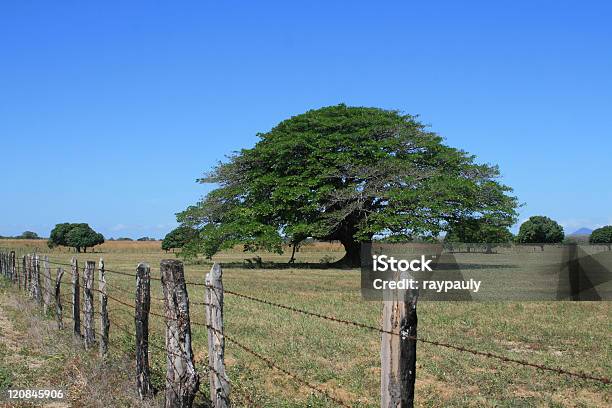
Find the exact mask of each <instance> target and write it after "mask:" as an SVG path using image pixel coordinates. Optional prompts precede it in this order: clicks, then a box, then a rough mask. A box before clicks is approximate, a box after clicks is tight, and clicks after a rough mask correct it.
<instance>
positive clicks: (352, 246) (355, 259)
mask: <svg viewBox="0 0 612 408" xmlns="http://www.w3.org/2000/svg"><path fill="white" fill-rule="evenodd" d="M340 242H341V243H342V245H343V246H344V250H345V251H346V253H345V254H344V257H342V259H340V260H338V261H336V262H334V264H335V265H337V266H342V267H347V268H359V267H360V266H361V242H359V241H356V240H355V239H354V238H352V237H351V238H346V239H345V238H343V239H341V240H340Z"/></svg>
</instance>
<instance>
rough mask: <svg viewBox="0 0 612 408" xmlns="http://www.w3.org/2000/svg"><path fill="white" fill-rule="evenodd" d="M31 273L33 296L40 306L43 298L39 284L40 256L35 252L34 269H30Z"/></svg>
mask: <svg viewBox="0 0 612 408" xmlns="http://www.w3.org/2000/svg"><path fill="white" fill-rule="evenodd" d="M32 274H33V277H34V279H33V280H34V298H35V299H36V301H37V302H38V304H39V305H41V306H42V304H43V298H42V290H41V284H40V257H39V256H38V255H37V254H34V270H33V271H32Z"/></svg>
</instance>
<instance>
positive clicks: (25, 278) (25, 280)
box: [21, 255, 28, 291]
mask: <svg viewBox="0 0 612 408" xmlns="http://www.w3.org/2000/svg"><path fill="white" fill-rule="evenodd" d="M26 268H27V267H26V256H25V255H24V256H23V258H22V259H21V275H22V277H23V290H24V291H27V290H28V273H27V270H26Z"/></svg>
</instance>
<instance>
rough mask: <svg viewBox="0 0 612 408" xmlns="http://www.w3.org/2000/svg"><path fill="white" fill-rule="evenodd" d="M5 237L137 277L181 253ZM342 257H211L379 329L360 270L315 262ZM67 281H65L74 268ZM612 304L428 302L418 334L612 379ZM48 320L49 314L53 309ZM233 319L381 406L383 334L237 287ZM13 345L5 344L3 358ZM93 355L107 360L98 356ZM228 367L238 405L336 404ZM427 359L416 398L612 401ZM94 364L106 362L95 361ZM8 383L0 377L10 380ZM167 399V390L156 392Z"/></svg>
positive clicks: (233, 328)
mask: <svg viewBox="0 0 612 408" xmlns="http://www.w3.org/2000/svg"><path fill="white" fill-rule="evenodd" d="M2 247H5V248H9V247H10V248H17V249H18V250H19V251H20V252H21V253H24V252H28V251H29V252H32V251H33V250H34V249H35V248H36V247H37V250H38V253H39V254H41V255H42V254H48V255H49V257H50V259H51V260H52V261H57V262H64V263H69V261H70V258H71V256H73V255H76V256H77V258H78V259H79V260H80V262H81V265H82V262H83V261H85V260H98V259H99V257H103V258H104V260H105V263H106V266H107V268H108V269H111V270H118V271H125V272H128V273H134V271H135V268H136V265H137V263H138V262H140V261H144V262H148V263H149V264H150V265H151V269H152V276H155V277H159V262H160V260H161V259H164V258H172V257H174V255H173V254H167V253H164V252H163V251H161V250H160V247H159V242H124V241H115V242H108V243H105V244H104V245H102V246H100V247H99V248H96V252H95V253H86V254H84V253H81V254H74V253H72V252H71V253H68V252H67V251H66V250H65V249H63V250H58V249H55V250H53V251H50V250H49V249H48V248H46V246H45V242H44V241H8V240H2V241H0V248H2ZM342 254H343V252H342V250H341V248H340V247H339V246H337V245H327V244H315V245H311V246H306V247H304V248H303V249H302V250H301V251H300V252H299V253H298V254H297V262H298V263H306V262H308V263H311V264H312V266H313V267H312V268H299V267H295V268H289V267H287V268H277V267H273V266H272V264H271V263H269V262H272V261H274V262H286V261H287V259H288V255H287V254H285V255H282V256H279V255H274V254H265V253H262V254H257V255H259V256H261V259H262V261H263V267H262V268H256V267H250V265H251V264H252V263H253V262H250V263H249V262H244V259H245V258H253V257H254V256H255V255H253V254H245V253H242V252H240V251H228V252H224V253H222V254H219V255H218V256H216V257H215V259H214V260H215V261H218V262H221V263H222V264H223V263H225V264H226V267H224V269H223V271H224V276H223V279H224V285H225V287H226V288H228V289H231V290H233V291H236V292H241V293H245V294H249V295H253V296H256V297H259V298H263V299H267V300H270V301H273V302H278V303H283V304H286V305H292V306H295V307H298V308H303V309H306V310H310V311H314V312H317V313H321V314H326V315H332V316H336V317H339V318H342V319H347V320H353V321H358V322H363V323H366V324H369V325H374V326H378V325H379V324H380V322H379V318H380V312H381V303H380V302H373V301H363V300H362V299H361V295H360V290H359V285H360V277H359V271H358V270H340V269H330V268H324V267H317V265H322V263H321V262H322V261H323V262H326V261H331V260H333V259H337V258H339V257H340V256H342ZM517 256H521V255H520V254H518V255H517ZM209 269H210V264H207V263H206V262H196V263H191V264H187V265H186V267H185V271H186V278H187V280H188V281H190V282H203V281H204V275H205V274H206V273H207V272H208V270H209ZM64 279H65V280H66V281H68V280H69V276H67V277H65V278H64ZM107 281H108V283H109V284H110V285H113V286H114V287H117V288H120V289H115V288H114V287H111V288H109V294H110V295H111V296H113V297H118V298H121V299H123V300H125V301H127V302H128V303H133V299H134V297H133V295H132V293H133V291H134V285H135V282H134V281H133V280H132V278H130V277H126V276H122V275H117V274H112V273H109V274H108V275H107ZM66 289H67V287H66ZM66 289H64V290H66ZM2 290H3V295H2V296H4V297H7V298H8V297H11V296H13V297H14V292H16V289H15V288H7V287H4V288H3V289H2ZM188 291H189V296H190V299H191V300H192V301H193V300H197V301H203V300H204V294H203V288H202V287H196V286H189V287H188ZM65 293H68V292H67V291H66V292H65ZM161 296H162V294H161V289H160V287H159V282H157V281H153V282H152V297H153V298H161ZM96 297H97V296H96ZM29 303H31V302H29ZM96 305H97V299H96ZM109 306H110V310H111V312H110V315H111V320H112V321H113V322H114V323H116V324H122V325H125V326H126V327H129V328H130V329H133V325H134V323H133V313H132V311H131V310H129V308H127V307H125V306H122V305H120V304H117V303H115V302H113V301H110V304H109ZM4 307H5V306H4V305H3V308H4ZM6 308H7V310H9V309H10V310H13V313H12V314H10V316H12V317H11V318H13V319H15V324H17V325H18V324H19V319H20V317H19V313H17V312H18V309H19V308H22V309H23V308H25V306H23V305H22V306H15V305H13V306H12V309H11V306H10V305H8V306H6ZM152 310H153V311H155V312H158V313H163V304H161V303H160V302H158V301H155V300H154V301H153V304H152ZM611 312H612V305H611V304H610V302H573V303H571V302H520V303H519V302H486V303H478V302H421V303H420V304H419V336H421V337H424V338H427V339H432V340H439V341H444V342H448V343H452V344H456V345H460V346H465V347H469V348H474V349H478V350H481V351H489V352H495V353H498V354H501V355H504V356H508V357H512V358H519V359H524V360H528V361H530V362H534V363H540V364H545V365H548V366H556V367H563V368H566V369H569V370H574V371H580V370H582V371H586V372H591V373H594V374H597V375H599V376H605V377H608V378H609V377H610V376H611V375H612V335H611V333H612V319H611V316H612V313H611ZM34 317H35V316H34ZM34 317H32V318H34ZM45 319H47V320H49V321H51V317H45ZM191 319H192V321H196V322H204V310H203V306H195V305H194V306H192V307H191ZM225 323H226V332H227V334H228V335H230V336H232V337H234V338H236V339H238V340H239V341H241V342H242V343H243V344H245V345H247V346H249V347H251V348H253V349H254V350H255V351H257V352H258V353H260V354H262V355H265V356H268V357H270V358H271V359H272V360H274V361H275V362H277V364H278V365H279V366H281V367H283V368H285V369H287V370H289V371H291V372H294V373H296V374H298V375H299V376H300V377H303V378H304V379H306V380H308V381H309V382H312V383H315V384H318V385H320V386H321V388H324V389H326V390H328V391H329V392H330V393H331V394H332V395H334V396H336V397H338V398H339V399H342V400H344V401H346V402H347V403H349V405H351V406H355V407H376V406H379V404H380V402H379V392H380V391H379V387H380V378H379V376H380V357H379V348H380V336H379V334H378V333H376V332H373V331H369V330H366V329H360V328H357V327H352V326H344V325H340V324H336V323H333V322H329V321H325V320H319V319H313V318H309V317H307V316H303V315H300V314H295V313H293V312H290V311H287V310H283V309H278V308H273V307H271V306H267V305H263V304H258V303H253V302H251V301H248V300H245V299H241V298H237V297H234V296H231V295H226V297H225ZM163 330H164V325H163V322H162V321H161V320H160V319H157V318H152V321H151V342H152V343H154V344H157V345H159V346H163V344H164V338H163V333H164V332H163ZM132 331H133V330H132ZM192 332H193V339H194V344H193V349H194V353H195V355H196V359H197V360H198V362H199V363H198V366H201V365H202V362H203V361H204V360H205V358H206V329H205V328H204V327H201V326H197V325H192ZM48 333H49V334H48V335H49V336H56V337H57V338H64V340H65V338H68V339H69V337H70V335H69V330H66V333H58V332H57V331H49V332H48ZM111 342H112V343H113V346H114V347H113V348H112V349H111V354H112V355H113V357H112V358H113V359H115V357H114V356H117V358H116V359H115V361H116V366H117V367H119V366H120V365H121V364H124V365H125V366H126V368H127V369H128V370H129V369H131V366H130V363H129V361H131V357H128V356H129V354H128V355H123V354H122V353H120V352H119V350H122V351H123V352H125V353H129V352H130V350H131V349H132V345H133V340H131V339H130V338H129V336H127V335H125V334H124V333H122V332H120V331H119V330H117V329H115V328H114V327H113V326H111ZM65 352H66V353H70V351H65ZM151 352H152V355H151V357H152V364H151V365H152V370H153V377H154V382H155V385H156V386H157V387H162V385H163V381H164V370H165V359H164V356H163V352H162V351H158V350H155V349H151ZM78 353H79V356H80V357H81V359H86V358H87V356H86V355H84V354H83V351H78ZM3 355H4V354H3V353H2V350H0V358H2V356H3ZM34 357H35V356H34ZM34 357H33V358H34ZM66 358H68V357H66ZM91 358H92V359H95V358H97V357H95V353H93V354H92V356H91ZM3 361H4V363H3V364H4V365H2V364H1V362H0V380H2V378H3V377H2V372H3V370H4V371H5V372H6V371H14V372H9V373H8V374H6V375H5V377H6V378H8V379H9V380H7V381H5V383H7V382H10V384H11V386H13V387H18V388H23V387H26V386H36V385H37V382H36V381H37V380H36V377H34V378H33V377H32V375H30V374H29V373H28V372H29V371H30V370H27V369H26V370H19V369H16V368H13V369H11V368H10V367H7V363H6V359H4V360H3ZM44 361H45V363H44V364H43V365H42V369H45V370H47V371H48V372H49V373H53V372H56V373H57V375H58V379H57V381H60V382H61V381H64V382H66V384H65V386H66V387H67V388H70V384H68V383H69V382H71V381H73V380H72V379H71V378H72V377H71V376H69V375H68V372H67V371H66V370H67V369H68V368H67V367H66V364H65V361H64V360H62V359H57V358H50V359H48V360H44ZM226 363H227V366H228V374H229V377H230V380H231V383H232V387H233V393H232V399H233V402H234V405H235V406H248V407H304V406H309V407H328V406H329V407H331V406H335V404H334V403H333V402H331V401H328V400H326V399H325V398H323V397H322V396H320V395H317V394H316V393H313V392H311V390H310V389H308V388H306V387H304V386H300V385H299V384H297V383H296V382H295V381H293V380H292V379H290V378H288V377H287V376H286V375H284V374H283V373H281V372H278V371H275V370H273V369H270V368H269V367H268V366H267V365H266V364H264V363H262V362H261V361H259V360H257V359H256V358H254V357H252V356H251V355H249V354H247V353H245V352H243V351H242V350H241V349H239V348H237V347H235V346H234V345H232V344H231V343H226ZM417 364H418V367H417V386H416V395H417V397H416V405H417V406H419V407H466V406H467V407H522V406H524V407H532V406H542V407H607V406H610V404H611V403H612V401H611V398H610V386H604V385H601V384H597V383H595V382H588V381H582V380H577V379H573V378H569V377H566V376H560V375H555V374H553V373H547V372H542V371H537V370H535V369H532V368H528V367H523V366H518V365H515V364H511V363H507V364H506V363H502V362H500V361H498V360H492V359H487V358H484V357H478V356H474V355H471V354H467V353H459V352H457V351H453V350H449V349H445V348H440V347H436V346H432V345H426V344H419V345H418V363H417ZM114 367H115V366H114ZM91 369H92V370H94V369H97V370H102V368H99V367H98V366H97V365H94V366H93V367H91ZM62 373H63V374H62ZM64 374H65V375H64ZM113 375H115V376H116V378H117V381H124V382H127V383H129V382H130V381H131V379H130V378H131V377H129V375H130V374H129V373H124V374H122V373H120V372H119V371H117V372H114V374H113ZM120 379H121V380H120ZM201 382H202V385H201V388H202V389H203V390H206V389H207V387H208V383H207V379H206V378H202V380H201ZM62 384H63V383H62ZM2 385H3V382H2V381H0V387H2ZM5 385H6V384H5ZM94 385H95V384H90V386H94ZM120 390H121V392H117V393H116V394H117V395H115V396H112V398H114V401H115V406H129V405H132V403H133V401H135V400H134V399H133V395H130V392H133V390H131V389H130V387H123V388H121V389H120ZM205 392H206V393H207V391H205ZM94 395H96V394H94ZM84 398H85V397H84ZM159 401H161V399H160V396H158V397H157V400H156V402H159ZM198 401H199V402H201V403H202V402H203V401H204V397H203V396H202V395H200V396H199V397H198Z"/></svg>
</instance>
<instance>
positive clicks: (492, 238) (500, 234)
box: [444, 218, 512, 254]
mask: <svg viewBox="0 0 612 408" xmlns="http://www.w3.org/2000/svg"><path fill="white" fill-rule="evenodd" d="M444 241H445V242H449V243H465V244H467V248H468V252H470V244H484V245H485V247H486V253H487V254H490V253H493V247H494V246H496V245H497V244H505V243H509V242H511V241H512V233H511V232H510V231H508V226H507V225H500V224H498V223H495V222H494V221H493V220H487V219H483V218H477V219H466V220H461V221H459V222H456V223H453V224H451V226H450V229H449V231H448V232H447V234H446V237H445V238H444Z"/></svg>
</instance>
